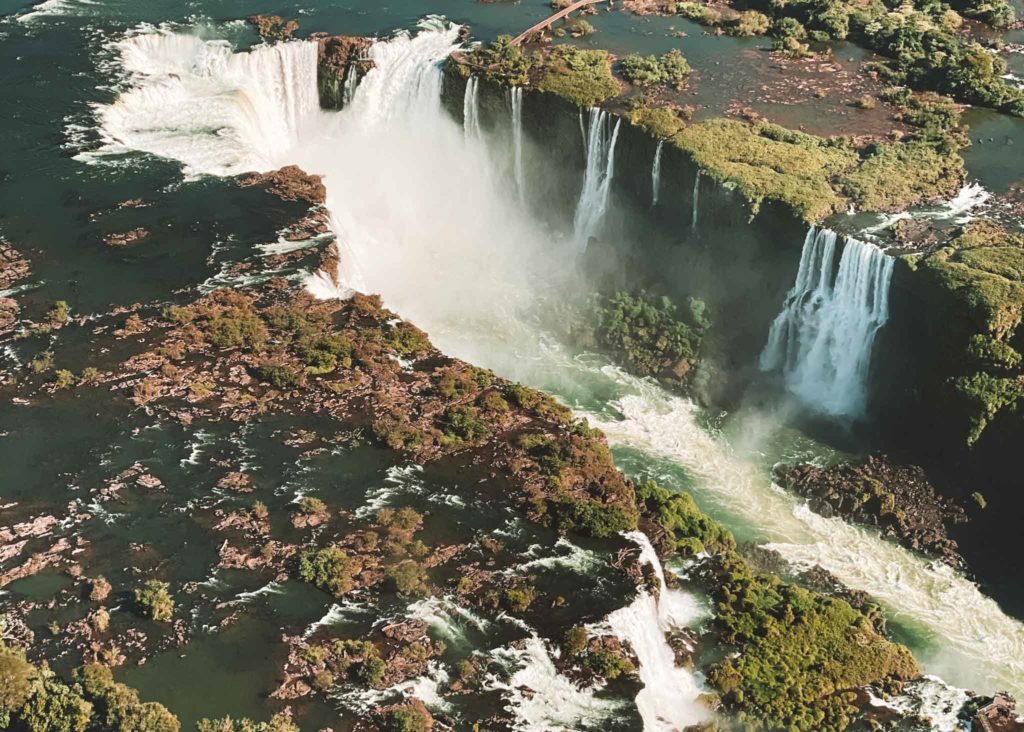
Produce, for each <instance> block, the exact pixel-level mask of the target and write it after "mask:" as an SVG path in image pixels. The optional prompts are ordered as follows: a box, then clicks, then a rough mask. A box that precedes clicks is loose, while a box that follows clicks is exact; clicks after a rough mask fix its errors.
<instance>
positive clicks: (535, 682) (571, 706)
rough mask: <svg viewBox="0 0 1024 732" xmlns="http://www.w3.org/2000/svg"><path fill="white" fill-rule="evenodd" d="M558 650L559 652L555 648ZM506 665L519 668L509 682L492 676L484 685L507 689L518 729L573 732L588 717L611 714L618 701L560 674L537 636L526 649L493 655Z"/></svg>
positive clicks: (531, 638)
mask: <svg viewBox="0 0 1024 732" xmlns="http://www.w3.org/2000/svg"><path fill="white" fill-rule="evenodd" d="M555 652H556V653H557V651H555ZM492 656H493V658H494V660H496V661H497V662H499V663H500V664H502V665H504V666H505V667H506V668H509V669H515V671H514V673H512V676H511V678H509V679H508V680H507V681H506V680H504V679H501V678H499V677H498V676H495V675H490V676H489V677H488V679H487V680H486V681H485V683H484V688H488V689H497V690H500V691H502V692H504V695H505V698H506V700H507V702H508V705H509V708H510V709H511V710H512V711H513V712H514V713H515V715H516V724H515V729H518V730H528V731H529V732H556V731H558V732H562V731H563V730H564V731H565V732H570V731H573V730H578V729H580V723H581V721H584V720H591V719H595V718H597V719H602V718H606V717H608V716H609V715H610V714H612V713H613V712H614V711H615V709H616V704H615V703H614V702H612V701H609V700H607V699H599V698H597V697H595V696H594V690H593V689H580V688H578V687H577V686H576V685H575V684H573V683H572V682H571V681H569V679H567V678H566V677H564V676H562V675H561V674H560V673H558V669H556V668H555V664H554V662H553V661H552V660H551V655H550V654H549V653H548V649H547V646H545V644H544V641H542V640H541V639H540V638H538V637H537V636H536V635H534V636H531V637H530V638H528V639H527V640H526V642H525V644H524V646H523V648H522V649H512V648H502V649H499V650H497V651H495V652H494V653H493V654H492Z"/></svg>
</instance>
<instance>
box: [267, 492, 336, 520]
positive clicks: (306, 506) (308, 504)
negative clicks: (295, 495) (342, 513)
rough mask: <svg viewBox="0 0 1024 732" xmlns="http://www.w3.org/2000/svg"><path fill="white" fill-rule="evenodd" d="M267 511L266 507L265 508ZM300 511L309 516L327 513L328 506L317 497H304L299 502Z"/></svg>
mask: <svg viewBox="0 0 1024 732" xmlns="http://www.w3.org/2000/svg"><path fill="white" fill-rule="evenodd" d="M264 509H266V506H264ZM299 510H300V511H301V512H302V513H304V514H306V515H307V516H315V515H318V514H322V513H327V504H326V503H324V502H323V501H322V500H320V499H319V498H316V497H315V496H303V498H302V500H301V501H299Z"/></svg>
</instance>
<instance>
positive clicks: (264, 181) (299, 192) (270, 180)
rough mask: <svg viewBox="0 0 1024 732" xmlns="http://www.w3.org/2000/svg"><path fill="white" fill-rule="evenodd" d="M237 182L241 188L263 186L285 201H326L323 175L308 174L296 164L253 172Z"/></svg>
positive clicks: (321, 202) (311, 203) (316, 203)
mask: <svg viewBox="0 0 1024 732" xmlns="http://www.w3.org/2000/svg"><path fill="white" fill-rule="evenodd" d="M238 184H239V185H240V186H242V187H243V188H253V187H257V188H263V189H265V190H266V191H267V192H268V193H271V194H273V195H275V196H277V197H278V198H280V199H282V200H285V201H301V202H303V203H308V204H310V205H313V206H316V205H323V204H324V203H325V202H326V201H327V189H326V188H325V187H324V181H323V177H322V176H319V175H310V174H309V173H307V172H305V171H304V170H303V169H302V168H300V167H299V166H298V165H286V166H285V167H283V168H281V169H279V170H272V171H270V172H269V173H253V174H252V175H248V176H245V177H244V178H242V179H241V180H240V181H239V182H238Z"/></svg>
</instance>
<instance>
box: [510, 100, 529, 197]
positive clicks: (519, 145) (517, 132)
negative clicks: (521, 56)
mask: <svg viewBox="0 0 1024 732" xmlns="http://www.w3.org/2000/svg"><path fill="white" fill-rule="evenodd" d="M508 101H509V107H510V109H511V112H512V176H513V178H514V180H515V182H516V191H517V192H518V194H519V202H520V203H523V202H524V201H525V198H526V180H525V175H524V173H523V87H521V86H514V87H512V88H511V89H509V90H508Z"/></svg>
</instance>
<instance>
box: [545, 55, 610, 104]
mask: <svg viewBox="0 0 1024 732" xmlns="http://www.w3.org/2000/svg"><path fill="white" fill-rule="evenodd" d="M537 88H538V89H540V90H541V91H546V92H550V93H552V94H557V95H558V96H560V97H563V98H565V99H568V100H569V101H570V102H572V103H573V104H576V105H577V106H579V107H593V106H595V105H597V104H600V103H601V102H603V101H604V100H606V99H608V98H610V97H613V96H615V95H616V94H618V93H619V83H618V82H617V81H616V80H615V77H614V75H613V74H612V64H611V56H609V55H608V52H607V51H594V50H584V49H580V48H576V47H575V46H557V47H555V48H553V49H552V50H551V54H550V56H549V57H548V58H547V59H546V61H545V62H544V65H543V69H542V71H541V73H540V78H539V80H538V81H537Z"/></svg>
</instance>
